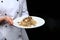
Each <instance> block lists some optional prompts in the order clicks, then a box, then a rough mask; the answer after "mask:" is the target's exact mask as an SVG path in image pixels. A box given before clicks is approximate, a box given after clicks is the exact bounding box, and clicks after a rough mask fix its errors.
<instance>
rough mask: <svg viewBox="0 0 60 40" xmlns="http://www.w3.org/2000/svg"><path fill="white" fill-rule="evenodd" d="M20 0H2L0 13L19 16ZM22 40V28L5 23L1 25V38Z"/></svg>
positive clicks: (2, 39) (0, 39) (0, 0)
mask: <svg viewBox="0 0 60 40" xmlns="http://www.w3.org/2000/svg"><path fill="white" fill-rule="evenodd" d="M17 12H19V0H0V14H2V15H4V16H5V15H7V16H10V17H13V18H14V17H15V16H17ZM5 39H7V40H22V38H21V29H19V28H16V27H15V26H9V25H8V24H4V25H1V26H0V40H5Z"/></svg>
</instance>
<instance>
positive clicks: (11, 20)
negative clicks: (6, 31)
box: [4, 16, 13, 25]
mask: <svg viewBox="0 0 60 40" xmlns="http://www.w3.org/2000/svg"><path fill="white" fill-rule="evenodd" d="M4 20H5V21H7V22H8V24H10V25H13V19H12V18H11V17H9V16H5V17H4Z"/></svg>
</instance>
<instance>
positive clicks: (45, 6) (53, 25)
mask: <svg viewBox="0 0 60 40" xmlns="http://www.w3.org/2000/svg"><path fill="white" fill-rule="evenodd" d="M54 5H55V4H49V2H48V1H46V0H45V1H44V0H42V1H41V0H27V8H28V12H29V14H30V15H31V16H38V17H41V18H43V19H44V20H45V24H44V25H43V26H41V27H38V28H33V29H26V31H27V34H28V37H29V39H30V40H43V39H45V40H46V39H51V40H52V38H53V39H55V38H57V34H56V33H57V32H60V18H59V17H60V16H59V13H58V12H57V10H56V8H55V6H54ZM57 9H58V8H57Z"/></svg>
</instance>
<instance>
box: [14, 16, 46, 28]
mask: <svg viewBox="0 0 60 40" xmlns="http://www.w3.org/2000/svg"><path fill="white" fill-rule="evenodd" d="M32 17H37V18H39V19H42V20H43V21H44V23H43V24H42V25H40V26H39V27H41V26H43V25H44V24H45V20H44V19H43V18H41V17H38V16H32ZM19 18H22V17H18V18H16V19H19ZM16 19H15V20H16ZM15 20H13V22H14V21H15ZM13 25H14V26H16V25H15V24H14V23H13ZM16 27H18V26H16ZM18 28H25V29H30V28H37V27H28V28H26V27H22V26H20V27H18Z"/></svg>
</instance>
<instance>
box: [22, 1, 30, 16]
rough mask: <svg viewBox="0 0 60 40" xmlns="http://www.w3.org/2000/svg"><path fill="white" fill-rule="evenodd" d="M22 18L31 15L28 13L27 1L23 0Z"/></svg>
mask: <svg viewBox="0 0 60 40" xmlns="http://www.w3.org/2000/svg"><path fill="white" fill-rule="evenodd" d="M22 16H29V13H28V10H27V4H26V0H23V4H22Z"/></svg>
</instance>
